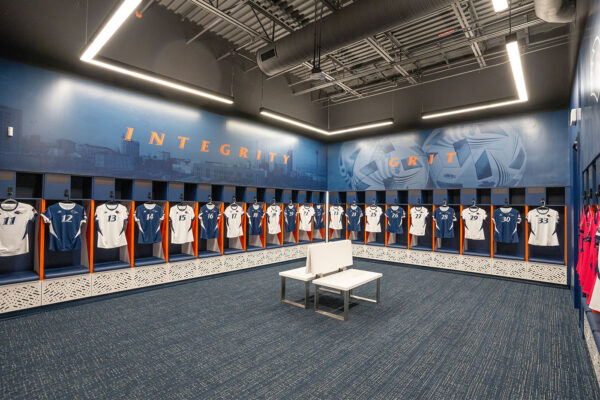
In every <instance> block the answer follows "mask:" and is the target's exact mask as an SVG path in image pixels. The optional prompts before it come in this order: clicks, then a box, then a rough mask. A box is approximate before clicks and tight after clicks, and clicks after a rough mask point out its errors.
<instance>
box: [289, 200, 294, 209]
mask: <svg viewBox="0 0 600 400" xmlns="http://www.w3.org/2000/svg"><path fill="white" fill-rule="evenodd" d="M288 207H290V208H291V207H294V201H293V200H292V199H290V202H289V204H288Z"/></svg>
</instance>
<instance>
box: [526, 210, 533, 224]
mask: <svg viewBox="0 0 600 400" xmlns="http://www.w3.org/2000/svg"><path fill="white" fill-rule="evenodd" d="M533 211H534V210H531V211H529V212H528V213H527V216H526V217H525V219H526V220H527V222H529V223H531V219H532V218H533Z"/></svg>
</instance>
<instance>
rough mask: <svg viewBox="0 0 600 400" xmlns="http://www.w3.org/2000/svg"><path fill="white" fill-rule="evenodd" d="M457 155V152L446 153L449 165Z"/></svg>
mask: <svg viewBox="0 0 600 400" xmlns="http://www.w3.org/2000/svg"><path fill="white" fill-rule="evenodd" d="M455 154H456V152H452V153H446V155H447V156H448V162H449V163H451V162H452V158H453V157H454V155H455Z"/></svg>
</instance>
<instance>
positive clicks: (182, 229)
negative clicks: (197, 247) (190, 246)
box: [169, 204, 196, 244]
mask: <svg viewBox="0 0 600 400" xmlns="http://www.w3.org/2000/svg"><path fill="white" fill-rule="evenodd" d="M195 218H196V215H195V214H194V209H193V208H192V207H191V206H189V205H186V204H176V205H174V206H171V208H170V209H169V222H170V225H171V243H175V244H183V243H190V242H193V241H194V232H193V230H192V221H193V220H194V219H195Z"/></svg>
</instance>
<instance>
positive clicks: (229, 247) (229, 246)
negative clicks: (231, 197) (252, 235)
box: [222, 202, 246, 254]
mask: <svg viewBox="0 0 600 400" xmlns="http://www.w3.org/2000/svg"><path fill="white" fill-rule="evenodd" d="M232 204H233V203H224V208H223V211H225V210H226V209H227V207H229V206H230V205H232ZM236 205H237V207H236V211H237V210H238V209H239V212H241V213H242V220H241V225H242V231H245V227H246V205H245V204H244V203H240V202H236ZM222 226H223V238H224V239H223V254H235V253H243V252H244V251H245V249H244V247H245V246H246V235H245V234H244V235H241V236H236V237H232V238H229V237H227V234H228V229H227V217H225V215H223V225H222ZM244 233H245V232H244Z"/></svg>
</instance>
